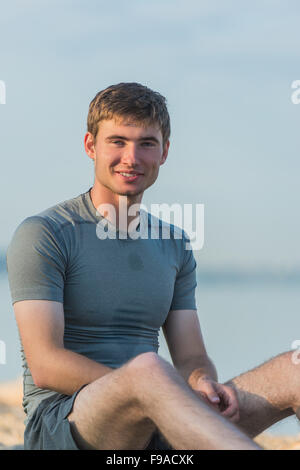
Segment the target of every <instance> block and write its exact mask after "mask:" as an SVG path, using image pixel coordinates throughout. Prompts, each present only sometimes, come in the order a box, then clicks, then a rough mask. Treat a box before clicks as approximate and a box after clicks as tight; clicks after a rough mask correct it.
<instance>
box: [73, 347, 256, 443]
mask: <svg viewBox="0 0 300 470" xmlns="http://www.w3.org/2000/svg"><path fill="white" fill-rule="evenodd" d="M68 419H69V421H70V423H71V429H72V433H73V436H74V439H75V440H76V441H77V443H78V446H79V447H80V448H82V449H103V450H104V449H109V450H112V449H114V450H121V449H130V450H134V449H143V448H145V447H146V445H147V444H148V442H149V440H150V437H151V434H152V433H153V431H154V430H155V428H156V427H158V428H159V429H160V431H161V433H162V434H163V435H164V436H165V438H166V439H167V440H168V441H169V442H170V444H171V446H172V447H173V448H175V449H259V447H258V446H256V444H255V443H254V442H253V441H251V440H250V439H249V438H248V437H247V436H246V435H245V434H244V433H242V432H241V431H240V430H239V429H238V428H236V426H234V425H233V424H232V423H230V422H229V421H227V420H226V419H225V418H223V417H222V416H221V415H220V414H217V413H216V412H215V411H213V410H212V409H211V408H210V407H209V406H208V405H206V404H205V403H204V401H203V400H202V399H201V398H200V397H199V396H198V395H197V394H196V393H195V392H194V391H193V390H192V389H191V388H190V387H189V386H188V385H187V384H186V382H185V380H184V379H183V378H182V377H181V375H180V374H179V373H178V372H177V371H176V370H175V368H174V367H173V366H172V365H171V364H169V363H168V362H167V361H165V360H164V359H163V358H161V357H159V356H158V355H157V354H155V353H152V352H149V353H144V354H141V355H139V356H137V357H136V358H134V359H132V360H131V361H129V362H128V363H126V364H125V365H123V366H122V367H120V368H118V369H116V370H114V371H113V372H111V373H109V374H106V375H105V376H103V377H101V378H100V379H98V380H95V381H94V382H92V383H91V384H89V385H87V386H86V387H84V388H83V389H82V390H81V391H80V392H79V394H78V395H77V397H76V399H75V402H74V407H73V411H72V412H71V413H70V414H69V416H68Z"/></svg>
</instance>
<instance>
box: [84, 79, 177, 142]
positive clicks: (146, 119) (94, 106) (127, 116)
mask: <svg viewBox="0 0 300 470" xmlns="http://www.w3.org/2000/svg"><path fill="white" fill-rule="evenodd" d="M110 119H114V120H116V121H123V122H126V121H129V122H134V123H135V124H139V125H142V126H158V127H159V129H160V131H161V133H162V140H163V146H165V144H166V143H167V141H168V140H169V138H170V132H171V130H170V116H169V113H168V110H167V106H166V99H165V98H164V97H163V96H162V95H161V94H159V93H158V92H156V91H152V90H151V89H150V88H148V87H146V86H144V85H141V84H140V83H119V84H117V85H112V86H110V87H108V88H106V89H105V90H102V91H100V92H99V93H97V95H96V96H95V98H94V99H93V100H92V101H91V103H90V106H89V112H88V118H87V131H88V132H90V133H91V134H92V136H93V137H94V139H95V140H96V137H97V134H98V131H99V123H100V122H101V121H102V120H110Z"/></svg>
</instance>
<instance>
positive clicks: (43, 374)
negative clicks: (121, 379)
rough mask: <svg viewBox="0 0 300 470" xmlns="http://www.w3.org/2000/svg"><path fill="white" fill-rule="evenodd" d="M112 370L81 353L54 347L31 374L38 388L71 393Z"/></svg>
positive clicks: (66, 393)
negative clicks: (34, 373)
mask: <svg viewBox="0 0 300 470" xmlns="http://www.w3.org/2000/svg"><path fill="white" fill-rule="evenodd" d="M113 370H114V369H112V368H110V367H107V366H105V365H103V364H99V363H98V362H96V361H93V360H92V359H89V358H87V357H85V356H83V355H82V354H78V353H75V352H73V351H70V350H68V349H64V348H60V349H59V348H56V349H54V350H53V351H51V352H49V353H47V354H46V355H45V356H44V357H42V359H41V362H40V367H39V371H38V372H36V375H35V376H34V375H33V379H34V381H35V384H36V385H37V386H38V387H40V388H45V389H49V390H54V391H56V392H58V393H63V394H65V395H72V394H73V393H74V392H76V390H78V389H79V388H80V387H81V386H82V385H84V384H87V383H91V382H93V381H94V380H96V379H98V378H100V377H102V376H103V375H106V374H108V373H110V372H112V371H113Z"/></svg>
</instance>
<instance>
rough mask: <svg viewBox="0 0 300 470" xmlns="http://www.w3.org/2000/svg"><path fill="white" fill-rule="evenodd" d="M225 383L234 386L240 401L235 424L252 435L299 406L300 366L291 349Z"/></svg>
mask: <svg viewBox="0 0 300 470" xmlns="http://www.w3.org/2000/svg"><path fill="white" fill-rule="evenodd" d="M226 385H229V386H231V387H233V388H234V389H235V391H236V394H237V398H238V401H239V407H240V420H239V422H238V423H236V424H237V425H238V426H239V427H240V428H241V429H242V430H243V431H245V432H246V433H247V434H248V435H250V436H251V437H254V436H256V435H258V434H260V433H261V432H263V431H264V430H265V429H267V428H268V427H270V426H272V425H273V424H275V423H276V422H278V421H280V420H282V419H284V418H287V417H288V416H291V415H293V414H294V413H295V412H296V410H297V409H298V407H299V405H300V366H299V364H298V365H296V364H294V363H293V361H292V352H285V353H283V354H280V355H278V356H276V357H274V358H272V359H270V360H269V361H267V362H265V363H263V364H262V365H260V366H258V367H256V368H254V369H252V370H250V371H248V372H245V373H243V374H241V375H239V376H237V377H235V378H233V379H232V380H230V381H228V382H226Z"/></svg>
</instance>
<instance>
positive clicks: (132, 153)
mask: <svg viewBox="0 0 300 470" xmlns="http://www.w3.org/2000/svg"><path fill="white" fill-rule="evenodd" d="M122 162H123V163H127V164H131V165H132V164H133V163H137V162H138V149H137V145H135V144H130V145H127V146H126V148H125V149H124V152H123V155H122Z"/></svg>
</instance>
